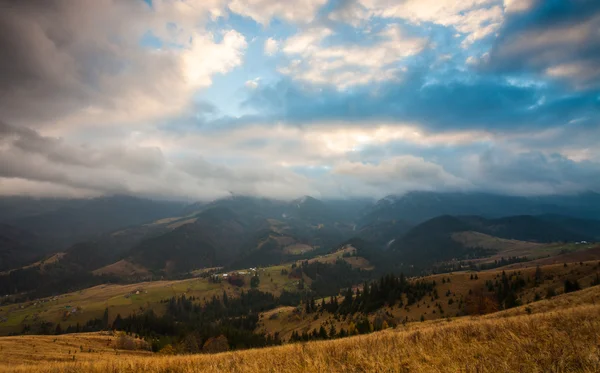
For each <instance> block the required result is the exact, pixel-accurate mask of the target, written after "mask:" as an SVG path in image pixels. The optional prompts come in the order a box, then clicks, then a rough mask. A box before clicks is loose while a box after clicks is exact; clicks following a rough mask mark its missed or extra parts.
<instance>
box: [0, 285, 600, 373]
mask: <svg viewBox="0 0 600 373" xmlns="http://www.w3.org/2000/svg"><path fill="white" fill-rule="evenodd" d="M599 290H600V288H598V287H596V288H592V289H589V291H588V290H586V291H580V292H576V293H571V294H566V295H564V296H560V297H556V298H554V299H553V300H550V301H547V302H546V301H542V302H545V303H544V307H543V308H535V311H531V312H526V311H525V309H526V307H521V308H520V309H515V311H516V312H515V313H512V314H504V313H498V314H497V315H495V314H492V315H488V316H483V317H473V318H459V319H447V320H440V321H426V322H423V323H409V324H407V325H399V326H398V327H396V328H392V329H387V330H384V331H381V332H376V333H373V334H370V335H365V336H356V337H351V338H344V339H338V340H331V341H320V342H309V343H296V344H290V345H285V346H280V347H270V348H263V349H254V350H248V351H237V352H226V353H221V354H216V355H211V354H200V355H187V356H175V357H173V356H157V355H153V356H140V355H139V352H136V351H124V350H117V354H120V355H121V358H120V359H115V358H114V355H112V356H111V354H108V353H105V352H103V351H105V349H103V348H101V347H100V346H98V347H94V350H96V348H97V349H98V351H91V352H85V349H84V352H83V353H80V352H78V353H77V354H76V355H77V356H76V358H75V359H73V358H72V355H71V354H70V351H68V352H65V350H66V349H67V347H66V346H67V345H69V343H70V345H74V346H77V344H79V343H80V342H75V338H82V337H78V335H67V336H61V337H58V338H54V339H52V337H17V338H15V337H11V338H8V339H0V346H2V348H1V349H0V356H1V357H2V359H1V360H2V361H3V362H4V364H5V365H3V366H2V368H3V370H4V371H6V372H32V373H38V372H50V371H52V372H68V371H73V370H81V369H84V370H85V371H87V372H92V373H93V372H105V371H127V372H131V373H136V372H149V373H153V372H163V371H170V372H176V373H177V372H181V373H185V372H190V371H205V370H206V371H208V370H210V371H212V372H231V371H235V372H264V371H277V372H289V373H293V372H323V371H327V372H349V371H351V372H359V371H361V372H363V371H373V372H383V371H386V372H465V371H466V372H497V371H498V370H499V369H501V370H502V371H503V372H522V371H531V372H541V371H565V372H575V371H577V372H590V373H591V372H596V371H597V368H598V361H597V359H596V356H597V353H598V350H597V348H598V347H597V345H596V344H597V343H596V342H597V331H598V330H599V329H600V306H599V305H597V304H590V303H591V302H592V299H593V298H596V297H598V296H600V293H599ZM590 292H593V293H594V294H593V295H592V296H589V295H588V294H587V293H590ZM579 297H581V298H582V299H584V300H583V302H580V303H579V302H568V301H565V300H568V299H577V298H579ZM586 299H587V300H586ZM542 302H540V303H542ZM550 311H551V312H550ZM520 312H523V313H520ZM23 338H27V339H23ZM85 338H89V339H92V338H94V337H93V336H90V337H85ZM100 338H102V339H104V340H108V339H111V338H110V337H109V336H99V337H98V339H100ZM565 341H569V343H565ZM108 343H110V342H108ZM63 344H64V345H65V347H58V346H61V345H63ZM19 345H22V346H23V347H24V348H25V349H29V351H31V354H32V355H34V356H35V355H38V356H39V357H40V360H38V361H32V360H29V361H28V364H23V365H19V366H15V365H6V362H9V363H10V362H11V361H14V357H15V354H20V353H21V351H22V349H16V348H15V347H16V346H19ZM83 345H85V346H88V344H87V342H84V344H82V346H83ZM55 346H56V347H55ZM94 346H96V345H94ZM60 348H62V350H61V349H60ZM46 351H57V353H55V354H50V353H48V352H46ZM66 360H71V361H68V362H67V361H66ZM72 360H75V361H74V362H73V361H72Z"/></svg>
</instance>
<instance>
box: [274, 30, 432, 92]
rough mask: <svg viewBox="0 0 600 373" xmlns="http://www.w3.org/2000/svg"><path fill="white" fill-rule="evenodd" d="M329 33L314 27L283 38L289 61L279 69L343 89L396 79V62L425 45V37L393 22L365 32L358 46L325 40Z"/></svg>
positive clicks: (301, 77) (301, 78) (302, 78)
mask: <svg viewBox="0 0 600 373" xmlns="http://www.w3.org/2000/svg"><path fill="white" fill-rule="evenodd" d="M332 34H333V31H332V30H330V29H328V28H326V27H317V28H311V29H308V30H306V31H304V32H301V33H300V34H298V35H295V36H293V37H291V38H289V39H288V40H286V42H285V43H284V46H283V49H282V50H283V52H284V53H285V54H287V55H288V57H289V58H290V59H291V63H290V64H289V65H288V66H286V67H283V68H281V69H279V71H280V72H281V73H283V74H286V75H289V76H290V77H292V78H293V79H296V80H300V81H304V82H309V83H311V84H315V85H333V86H334V87H336V88H338V89H344V88H347V87H351V86H355V85H365V84H368V83H373V82H382V81H390V80H396V79H397V76H398V74H399V72H401V71H402V70H403V68H402V66H401V65H400V62H401V61H402V60H403V59H405V58H407V57H410V56H414V55H416V54H418V53H420V52H421V51H422V50H423V49H424V48H425V46H426V40H425V39H423V38H419V37H413V36H408V35H406V34H405V33H404V32H403V31H402V30H401V28H400V27H399V26H397V25H390V26H388V27H386V28H385V29H383V30H382V31H380V32H378V33H376V34H374V35H368V37H369V43H368V44H362V45H356V44H334V43H326V42H325V39H326V38H327V37H328V36H330V35H332Z"/></svg>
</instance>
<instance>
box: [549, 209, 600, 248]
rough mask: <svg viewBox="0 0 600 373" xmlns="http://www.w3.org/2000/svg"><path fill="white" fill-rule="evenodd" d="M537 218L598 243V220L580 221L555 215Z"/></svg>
mask: <svg viewBox="0 0 600 373" xmlns="http://www.w3.org/2000/svg"><path fill="white" fill-rule="evenodd" d="M538 218H540V219H542V220H544V221H547V222H550V223H554V224H557V225H560V226H561V227H563V228H566V229H568V230H569V231H571V232H574V233H577V234H580V235H582V236H588V237H591V238H592V239H593V240H595V241H600V220H593V219H580V218H573V217H570V216H564V215H557V214H546V215H540V216H538Z"/></svg>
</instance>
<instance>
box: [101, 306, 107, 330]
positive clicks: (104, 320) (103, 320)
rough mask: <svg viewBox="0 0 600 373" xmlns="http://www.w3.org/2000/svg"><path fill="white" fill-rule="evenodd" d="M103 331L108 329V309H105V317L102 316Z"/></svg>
mask: <svg viewBox="0 0 600 373" xmlns="http://www.w3.org/2000/svg"><path fill="white" fill-rule="evenodd" d="M102 329H104V330H106V329H108V307H107V308H105V309H104V315H103V316H102Z"/></svg>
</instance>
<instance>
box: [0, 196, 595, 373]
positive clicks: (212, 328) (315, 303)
mask: <svg viewBox="0 0 600 373" xmlns="http://www.w3.org/2000/svg"><path fill="white" fill-rule="evenodd" d="M419 198H423V196H422V195H419ZM390 201H391V199H389V198H388V199H387V200H386V202H385V203H386V204H388V205H389V203H390ZM381 203H383V202H379V203H376V204H374V205H372V206H369V205H368V204H366V205H364V204H363V205H360V206H359V205H356V206H355V207H354V209H353V210H352V211H353V212H352V213H350V212H349V210H348V208H341V207H340V206H341V205H342V204H340V203H331V202H327V201H319V200H317V199H314V198H308V197H307V198H303V199H300V200H297V201H293V202H291V203H286V202H281V201H273V200H267V199H254V198H247V197H235V198H230V199H225V200H218V201H214V202H211V203H209V204H202V205H199V204H195V205H192V206H187V207H186V208H185V209H183V210H182V211H181V212H180V213H179V214H177V215H175V216H164V217H160V218H159V219H157V220H152V221H149V222H144V223H143V224H132V225H129V226H127V227H121V228H118V229H116V230H113V231H109V232H105V233H102V232H101V231H98V233H97V234H96V235H95V236H94V237H90V238H89V239H87V240H83V241H79V242H77V243H75V244H73V245H70V246H68V247H66V248H62V249H61V250H60V251H55V252H50V253H48V254H46V256H45V258H42V259H38V260H37V261H31V262H30V263H25V264H24V265H23V266H20V267H14V268H11V269H8V270H6V271H4V272H2V273H0V288H2V289H4V290H3V292H4V295H3V297H2V299H1V300H0V335H3V336H6V337H0V347H2V350H0V355H2V354H3V353H5V354H7V355H6V357H7V359H8V360H7V361H12V362H15V361H18V360H19V359H22V360H23V361H22V362H23V363H24V364H28V366H30V367H31V368H32V369H34V368H35V369H38V368H40V369H42V368H41V366H39V365H38V364H39V363H43V362H45V361H64V362H65V363H64V364H78V362H79V361H81V363H84V362H85V363H89V364H90V367H92V366H96V365H94V364H99V365H97V366H98V369H102V368H100V367H102V366H104V365H102V364H105V363H104V362H103V361H104V360H105V359H108V358H109V356H112V355H113V354H124V355H131V357H132V358H134V359H136V360H135V361H136V364H138V361H139V364H145V363H144V361H145V360H144V359H149V360H148V361H151V360H152V359H165V358H159V357H157V356H158V354H160V355H172V354H175V355H179V354H190V353H198V352H205V353H210V352H224V351H229V350H240V349H241V350H244V349H251V348H257V347H261V348H265V349H278V348H282V349H284V350H285V349H292V350H293V349H294V348H295V347H294V346H295V345H296V344H297V343H301V344H304V343H308V345H311V346H312V345H313V344H319V343H332V344H334V345H336V346H344V345H345V344H346V343H348V342H346V341H349V340H352V339H355V338H359V339H360V338H367V339H368V338H371V335H372V336H373V338H388V337H389V338H392V339H393V338H409V337H406V335H407V334H406V333H413V332H415V333H416V331H425V330H430V329H428V328H438V327H441V326H440V325H446V324H443V323H448V325H452V324H455V325H462V324H461V323H467V322H468V323H472V325H484V324H485V323H489V322H496V321H490V320H500V319H498V318H496V316H495V315H503V314H504V315H507V316H506V317H514V318H519V317H538V316H536V315H537V314H538V313H539V314H545V313H546V312H549V309H550V308H552V307H554V308H556V309H559V310H560V312H563V311H565V312H566V310H569V312H571V311H573V312H575V311H574V310H575V309H577V310H579V309H584V308H585V307H589V305H590V304H591V305H592V306H593V304H594V302H595V299H596V298H595V297H596V294H597V291H598V290H597V289H599V287H598V286H597V285H598V284H600V244H598V243H597V238H598V237H599V236H598V231H597V230H596V228H597V222H596V221H595V220H593V219H588V218H584V217H577V218H570V217H566V216H558V215H535V216H534V215H509V216H502V217H483V216H475V215H447V214H446V215H444V214H442V215H439V216H435V217H433V218H431V219H426V220H423V221H419V220H407V219H406V216H404V215H402V214H400V215H395V216H393V219H391V220H385V219H387V218H389V215H388V214H390V211H389V206H388V205H386V206H388V207H386V208H387V209H388V210H386V211H385V213H382V214H381V215H379V217H377V218H375V215H374V214H376V212H377V211H380V210H381V208H382V207H381ZM398 203H401V204H406V200H405V199H400V200H398ZM336 206H337V207H336ZM336 208H337V209H336ZM461 209H462V208H461ZM461 209H459V210H460V211H463V210H461ZM392 211H395V210H393V209H392ZM440 211H444V209H443V208H440ZM380 212H381V211H380ZM367 217H369V219H371V220H370V221H364V219H366V218H367ZM361 219H362V220H363V221H362V223H361ZM35 234H36V235H37V234H38V233H35ZM11 247H14V245H13V246H11ZM573 294H580V295H579V296H578V297H575V298H574V296H573ZM590 294H592V295H590ZM559 300H560V301H559ZM549 304H552V305H558V304H560V307H558V306H556V307H555V306H549ZM586 309H587V308H586ZM586 312H587V311H586ZM569 315H571V314H570V313H569ZM498 317H500V316H498ZM466 320H468V321H466ZM476 320H477V321H476ZM502 320H504V317H503V318H502ZM498 322H499V321H498ZM502 322H504V321H502ZM439 323H442V324H439ZM428 325H429V326H428ZM434 325H437V326H435V327H434ZM486 325H487V324H486ZM444 327H445V326H444ZM473 327H475V326H473ZM457 328H458V329H456V330H459V329H460V327H458V326H457ZM485 328H489V326H486V327H485ZM431 330H433V329H431ZM456 332H457V331H453V332H452V333H456ZM119 333H127V334H128V335H130V336H131V337H120V335H121V334H119ZM390 333H391V334H390ZM452 333H451V334H450V336H449V338H453V337H452ZM392 335H394V336H393V337H392ZM376 336H379V337H376ZM53 337H55V338H53ZM59 337H60V338H59ZM127 338H137V339H135V341H133V340H129V339H127ZM410 338H413V337H410ZM361 340H362V339H361ZM76 341H78V342H76ZM102 341H104V342H102ZM117 341H120V342H117ZM136 341H137V342H136ZM77 343H80V346H83V345H85V346H88V347H85V348H83V350H81V349H80V350H81V351H79V352H77V354H78V356H77V357H75V361H76V363H73V361H72V360H71V362H70V363H67V362H66V361H67V360H66V359H68V358H70V359H73V356H75V355H74V354H75V351H71V347H73V346H74V345H75V344H77ZM117 343H119V344H120V345H119V346H117ZM386 343H387V342H386ZM389 343H392V342H389ZM124 344H127V345H128V346H129V347H128V348H123V346H121V345H124ZM282 344H283V345H284V346H282V347H277V346H279V345H282ZM413 344H414V343H413ZM19 345H22V346H28V347H20V348H18V347H16V346H19ZM23 348H25V349H28V348H31V349H33V351H36V357H35V358H31V359H25V358H24V357H21V358H19V356H21V355H18V353H17V352H14V351H16V350H18V349H23ZM86 349H87V352H86V351H85V350H86ZM65 350H66V351H67V355H70V356H66V359H65V355H64V353H65ZM73 350H75V349H74V348H73ZM3 351H5V352H3ZM251 351H252V350H251ZM259 351H260V350H259ZM71 352H73V354H71ZM239 353H242V354H243V352H239ZM239 353H238V352H233V354H239ZM248 353H250V352H248ZM235 356H238V355H235ZM138 359H139V360H138ZM215 361H216V360H215ZM196 363H198V362H195V363H194V364H196ZM413 363H414V362H413ZM198 364H199V363H198ZM411 364H412V363H411ZM12 365H14V363H11V366H12ZM424 366H427V365H423V367H424ZM423 367H420V368H418V369H422V368H423ZM309 368H310V367H309ZM23 369H24V368H23ZM57 369H58V370H59V371H61V369H63V368H61V367H58V368H57ZM90 369H92V368H90ZM94 369H96V368H94ZM182 369H188V368H182ZM423 369H424V368H423ZM309 370H310V369H309ZM182 371H185V370H182ZM290 371H294V370H290ZM417 371H418V370H417Z"/></svg>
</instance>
